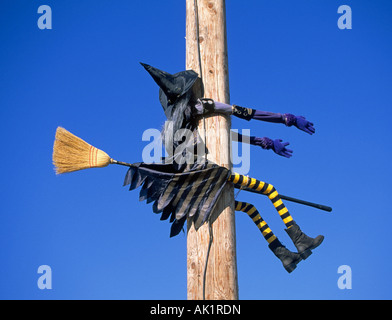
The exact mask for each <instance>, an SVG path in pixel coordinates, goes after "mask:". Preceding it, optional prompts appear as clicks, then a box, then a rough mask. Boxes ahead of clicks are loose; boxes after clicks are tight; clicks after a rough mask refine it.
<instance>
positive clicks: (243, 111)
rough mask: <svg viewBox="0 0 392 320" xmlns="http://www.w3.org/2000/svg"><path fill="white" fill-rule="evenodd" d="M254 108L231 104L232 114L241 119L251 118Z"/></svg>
mask: <svg viewBox="0 0 392 320" xmlns="http://www.w3.org/2000/svg"><path fill="white" fill-rule="evenodd" d="M255 112H256V110H255V109H251V108H244V107H240V106H237V105H233V116H236V117H238V118H241V119H245V120H248V121H249V120H250V119H252V118H253V115H254V114H255Z"/></svg>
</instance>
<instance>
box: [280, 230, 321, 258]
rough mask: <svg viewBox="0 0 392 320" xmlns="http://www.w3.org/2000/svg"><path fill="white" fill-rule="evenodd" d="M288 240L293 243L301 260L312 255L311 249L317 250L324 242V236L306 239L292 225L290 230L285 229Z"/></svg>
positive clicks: (303, 234)
mask: <svg viewBox="0 0 392 320" xmlns="http://www.w3.org/2000/svg"><path fill="white" fill-rule="evenodd" d="M285 231H286V232H287V234H288V235H289V237H290V239H291V240H292V241H293V243H294V245H295V247H296V248H297V250H298V253H299V255H300V256H301V258H302V259H304V260H305V259H306V258H308V257H309V256H310V255H311V254H312V251H311V250H312V249H315V248H317V247H318V246H319V245H320V244H321V243H322V242H323V240H324V236H321V235H320V236H317V237H316V238H311V237H308V236H307V235H306V234H305V233H303V232H302V231H301V229H300V228H299V226H298V225H297V224H296V223H294V224H293V225H292V226H291V227H290V228H288V229H285Z"/></svg>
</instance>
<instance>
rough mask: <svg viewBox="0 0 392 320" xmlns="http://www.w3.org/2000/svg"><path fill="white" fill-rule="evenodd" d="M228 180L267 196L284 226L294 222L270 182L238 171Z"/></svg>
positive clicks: (235, 184) (238, 186)
mask: <svg viewBox="0 0 392 320" xmlns="http://www.w3.org/2000/svg"><path fill="white" fill-rule="evenodd" d="M229 181H230V182H233V184H234V186H235V187H236V188H241V189H244V190H247V189H248V190H252V191H256V192H257V193H262V194H264V195H266V196H268V198H269V199H270V200H271V202H272V204H273V205H274V207H275V209H276V211H278V213H279V216H280V217H281V218H282V220H283V222H284V224H285V225H286V227H287V228H290V227H291V226H292V225H293V224H294V220H293V218H292V217H291V215H290V213H289V210H287V208H286V206H285V205H284V204H283V201H282V199H281V198H280V197H279V194H278V191H276V189H275V187H274V186H273V185H272V184H269V183H266V182H263V181H260V180H257V179H254V178H249V177H247V176H244V175H241V174H238V173H234V174H232V175H231V176H230V177H229Z"/></svg>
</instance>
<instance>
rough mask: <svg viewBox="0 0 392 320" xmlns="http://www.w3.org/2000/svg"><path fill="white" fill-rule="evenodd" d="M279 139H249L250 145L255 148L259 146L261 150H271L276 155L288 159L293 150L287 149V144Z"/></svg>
mask: <svg viewBox="0 0 392 320" xmlns="http://www.w3.org/2000/svg"><path fill="white" fill-rule="evenodd" d="M282 141H283V140H281V139H276V140H272V139H270V138H268V137H264V138H259V137H250V143H251V144H254V145H256V146H260V147H262V148H263V149H267V150H268V149H272V150H273V151H274V152H275V153H276V154H278V155H280V156H282V157H286V158H290V157H291V156H292V153H293V150H290V149H287V148H286V146H288V145H289V144H290V143H289V142H283V143H282Z"/></svg>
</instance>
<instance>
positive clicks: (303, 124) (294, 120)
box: [283, 113, 316, 134]
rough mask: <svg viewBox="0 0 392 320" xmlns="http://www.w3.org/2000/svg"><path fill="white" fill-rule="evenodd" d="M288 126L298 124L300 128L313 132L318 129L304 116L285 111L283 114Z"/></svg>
mask: <svg viewBox="0 0 392 320" xmlns="http://www.w3.org/2000/svg"><path fill="white" fill-rule="evenodd" d="M283 119H284V122H285V124H286V126H288V127H291V126H292V125H294V126H296V127H297V128H298V129H299V130H302V131H305V132H306V133H309V134H313V133H315V132H316V130H315V129H314V127H313V123H312V122H310V121H308V120H306V119H305V117H303V116H295V115H293V114H291V113H285V114H284V115H283Z"/></svg>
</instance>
